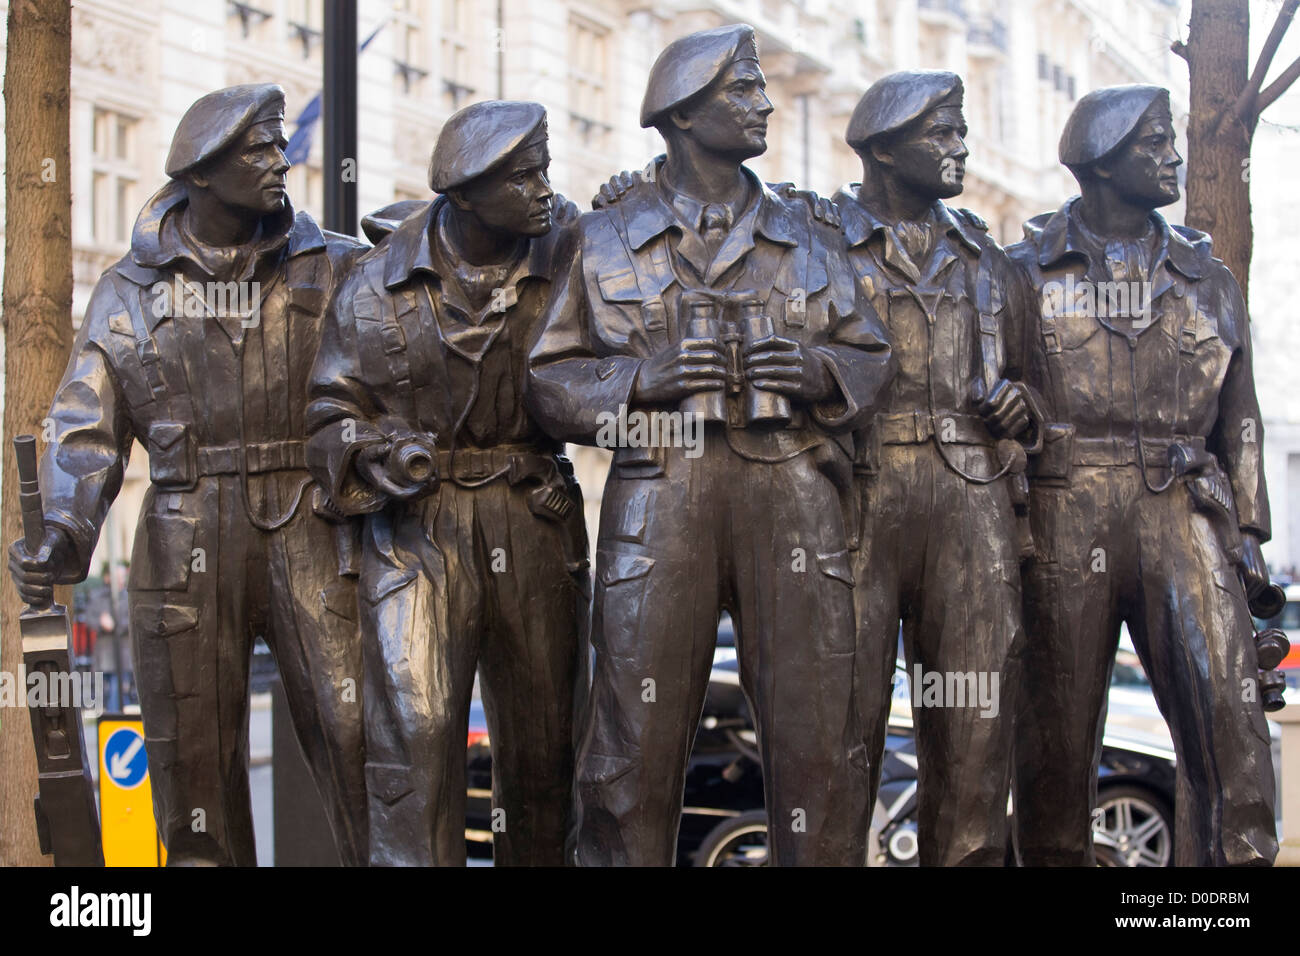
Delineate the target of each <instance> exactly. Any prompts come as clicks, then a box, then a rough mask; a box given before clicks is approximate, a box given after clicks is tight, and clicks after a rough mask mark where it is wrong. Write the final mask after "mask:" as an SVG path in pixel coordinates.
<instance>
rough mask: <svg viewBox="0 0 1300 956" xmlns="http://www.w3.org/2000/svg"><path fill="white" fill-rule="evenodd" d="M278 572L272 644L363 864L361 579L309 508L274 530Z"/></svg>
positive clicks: (315, 759) (317, 770)
mask: <svg viewBox="0 0 1300 956" xmlns="http://www.w3.org/2000/svg"><path fill="white" fill-rule="evenodd" d="M265 537H266V547H267V549H268V551H269V558H270V560H269V567H270V572H271V608H270V620H271V628H270V633H269V634H268V643H269V644H270V647H271V650H272V651H273V652H274V654H275V660H276V664H277V666H278V667H279V669H280V679H281V682H282V684H283V687H284V692H285V698H286V700H287V702H288V705H289V714H290V716H291V718H292V720H293V724H294V731H295V733H296V734H297V738H298V743H299V745H300V746H301V747H302V750H303V755H304V757H305V758H306V761H307V766H308V767H309V768H310V769H311V772H312V776H313V778H314V779H315V781H316V787H317V790H318V791H319V792H320V795H321V800H322V803H323V806H324V809H325V815H326V818H327V819H328V820H329V822H330V829H331V830H332V832H333V834H334V842H335V846H336V847H337V848H338V852H339V858H340V860H341V861H342V863H343V864H344V865H345V866H364V865H366V863H367V861H368V853H367V849H366V842H367V833H366V785H365V740H364V736H363V726H362V699H361V695H362V672H361V638H360V632H359V625H358V622H357V605H356V582H355V580H354V579H352V578H348V577H340V576H339V574H338V568H337V562H336V560H334V555H335V543H334V526H333V525H330V524H327V523H326V522H324V521H322V520H321V519H319V518H317V517H316V516H315V515H314V514H312V513H311V511H310V509H307V508H303V509H302V510H301V511H300V513H299V514H298V515H297V517H295V518H294V520H293V521H292V522H290V523H289V524H288V525H287V526H286V527H285V528H284V529H283V530H282V531H278V532H275V533H273V534H270V535H266V536H265Z"/></svg>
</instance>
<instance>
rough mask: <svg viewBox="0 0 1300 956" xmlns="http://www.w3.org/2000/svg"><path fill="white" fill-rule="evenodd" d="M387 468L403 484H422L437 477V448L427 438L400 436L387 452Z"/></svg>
mask: <svg viewBox="0 0 1300 956" xmlns="http://www.w3.org/2000/svg"><path fill="white" fill-rule="evenodd" d="M388 469H389V471H390V472H391V473H392V475H393V477H394V478H396V479H397V480H398V481H400V482H402V483H403V484H408V485H419V484H423V483H424V482H426V481H430V480H432V479H434V478H436V477H437V471H438V450H437V448H436V447H435V446H434V445H433V443H432V442H430V441H429V440H428V439H427V438H422V437H419V436H413V437H408V438H400V439H398V440H397V441H395V442H394V443H393V447H392V450H391V451H389V453H388Z"/></svg>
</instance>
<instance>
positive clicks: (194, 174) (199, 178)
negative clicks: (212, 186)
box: [185, 169, 209, 189]
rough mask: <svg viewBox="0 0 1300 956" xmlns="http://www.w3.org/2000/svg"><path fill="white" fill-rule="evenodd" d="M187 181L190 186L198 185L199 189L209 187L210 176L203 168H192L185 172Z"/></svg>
mask: <svg viewBox="0 0 1300 956" xmlns="http://www.w3.org/2000/svg"><path fill="white" fill-rule="evenodd" d="M185 182H186V183H187V184H189V185H190V186H196V187H198V188H199V189H207V188H208V182H209V180H208V177H207V176H205V175H204V174H203V171H202V169H192V170H190V171H189V172H188V173H186V174H185Z"/></svg>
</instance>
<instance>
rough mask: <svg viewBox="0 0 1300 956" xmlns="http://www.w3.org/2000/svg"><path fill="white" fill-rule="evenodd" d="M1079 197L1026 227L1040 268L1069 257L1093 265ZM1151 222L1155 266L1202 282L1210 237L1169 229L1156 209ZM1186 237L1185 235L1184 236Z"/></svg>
mask: <svg viewBox="0 0 1300 956" xmlns="http://www.w3.org/2000/svg"><path fill="white" fill-rule="evenodd" d="M1079 198H1080V197H1078V196H1073V197H1071V198H1070V199H1067V200H1066V201H1065V204H1064V205H1063V206H1061V208H1060V209H1058V210H1056V212H1054V213H1045V214H1044V215H1042V216H1036V217H1035V218H1033V219H1031V220H1030V221H1029V222H1027V223H1026V224H1025V232H1026V234H1027V235H1028V237H1029V238H1030V239H1031V240H1032V241H1033V242H1034V244H1035V245H1037V246H1038V264H1039V266H1041V267H1042V268H1044V269H1045V268H1048V267H1049V266H1052V265H1054V264H1055V263H1057V262H1059V261H1061V260H1062V259H1064V258H1065V257H1066V256H1071V255H1073V256H1079V257H1080V258H1082V259H1083V260H1084V261H1085V262H1087V263H1088V264H1089V265H1091V264H1092V261H1093V258H1094V255H1095V250H1094V249H1093V243H1092V242H1090V241H1089V239H1088V235H1087V230H1086V229H1085V228H1084V226H1083V223H1082V222H1081V221H1080V219H1079V213H1078V211H1077V209H1076V208H1075V204H1076V203H1077V202H1078V201H1079ZM1151 222H1152V225H1153V226H1154V227H1155V229H1156V234H1157V236H1158V237H1159V239H1158V244H1157V249H1156V255H1155V259H1154V260H1153V261H1154V263H1155V265H1157V266H1158V265H1159V264H1160V263H1161V262H1163V261H1166V260H1167V261H1168V262H1169V264H1170V265H1171V266H1172V267H1173V268H1175V269H1177V270H1178V271H1179V272H1180V273H1182V274H1183V275H1184V276H1186V277H1187V278H1189V279H1200V278H1202V277H1203V276H1204V275H1205V273H1206V271H1207V269H1208V267H1209V263H1208V259H1209V257H1210V255H1211V253H1210V247H1209V242H1208V237H1206V236H1204V234H1202V233H1199V232H1195V231H1194V230H1179V229H1177V228H1170V226H1169V223H1168V222H1166V221H1165V217H1164V216H1162V215H1160V213H1158V212H1156V211H1155V210H1154V209H1153V210H1152V211H1151ZM1184 233H1186V235H1185V234H1184Z"/></svg>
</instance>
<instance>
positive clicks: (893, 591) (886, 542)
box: [853, 475, 919, 807]
mask: <svg viewBox="0 0 1300 956" xmlns="http://www.w3.org/2000/svg"><path fill="white" fill-rule="evenodd" d="M903 480H906V479H903ZM899 484H900V482H898V481H895V480H893V479H892V476H885V475H873V476H871V477H870V478H867V479H865V480H864V481H862V485H861V487H862V492H863V500H862V515H863V522H862V536H861V542H860V544H859V546H858V551H857V553H856V554H855V556H854V568H853V579H854V586H853V602H854V611H855V616H856V618H857V653H856V655H855V657H854V682H853V692H854V695H855V696H856V698H857V700H858V705H857V706H858V720H859V722H860V723H861V725H862V734H863V740H864V742H865V745H866V757H867V761H868V766H869V767H870V783H869V785H868V789H867V797H868V801H869V802H868V806H871V807H874V806H875V801H876V795H877V792H878V791H879V789H880V773H881V767H882V766H883V764H884V755H885V754H884V751H885V736H886V734H887V732H888V729H889V710H890V705H891V703H892V699H893V690H894V662H895V660H896V659H897V656H898V622H899V615H900V606H899V605H900V601H899V596H900V589H901V588H902V586H903V577H904V573H905V570H906V569H905V568H904V560H905V559H904V556H903V554H902V553H901V548H900V547H899V544H900V542H899V534H900V532H899V529H898V522H899V519H900V517H901V515H902V510H903V504H904V503H903V500H902V499H903V495H902V494H901V493H900V489H899ZM914 537H919V535H918V534H917V532H916V529H909V538H913V539H914Z"/></svg>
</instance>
